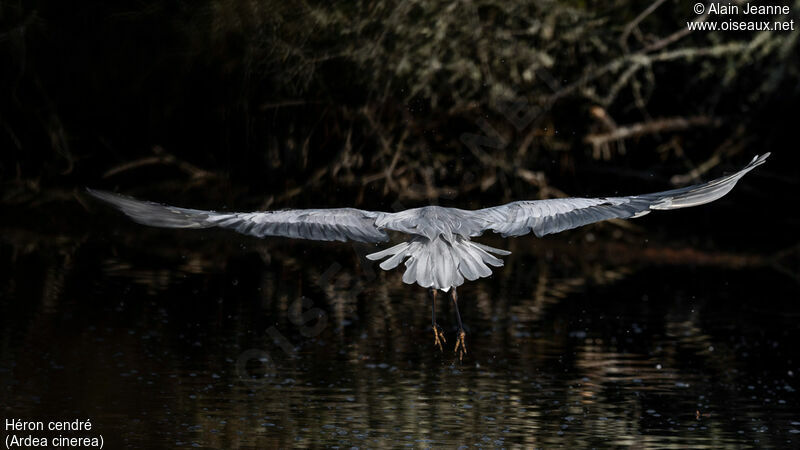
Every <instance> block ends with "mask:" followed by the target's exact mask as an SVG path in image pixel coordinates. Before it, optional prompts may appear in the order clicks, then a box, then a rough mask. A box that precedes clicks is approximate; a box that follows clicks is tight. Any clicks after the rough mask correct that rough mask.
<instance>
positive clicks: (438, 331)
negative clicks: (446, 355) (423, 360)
mask: <svg viewBox="0 0 800 450" xmlns="http://www.w3.org/2000/svg"><path fill="white" fill-rule="evenodd" d="M442 342H444V343H445V344H446V343H447V339H445V338H444V332H443V331H442V327H440V326H439V325H433V345H435V346H438V347H439V351H440V352H443V351H444V350H443V349H442Z"/></svg>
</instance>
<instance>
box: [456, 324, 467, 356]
mask: <svg viewBox="0 0 800 450" xmlns="http://www.w3.org/2000/svg"><path fill="white" fill-rule="evenodd" d="M466 336H467V333H464V330H460V331H459V332H458V339H457V340H456V349H455V350H454V351H455V353H456V354H457V355H458V360H459V361H462V360H463V359H464V355H466V354H467V344H466V343H465V342H464V338H465V337H466Z"/></svg>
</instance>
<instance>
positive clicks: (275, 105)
mask: <svg viewBox="0 0 800 450" xmlns="http://www.w3.org/2000/svg"><path fill="white" fill-rule="evenodd" d="M660 3H663V4H660V5H659V7H658V8H657V9H656V10H655V11H654V12H652V13H651V14H645V15H643V16H641V17H639V15H640V14H642V13H643V10H642V9H641V7H637V6H634V5H632V4H629V3H628V2H602V3H599V4H597V5H593V6H592V7H591V8H589V7H584V6H581V4H580V3H574V4H573V3H570V2H559V3H555V4H550V3H548V2H532V3H523V4H514V5H505V4H504V3H503V2H492V1H487V2H476V3H474V4H470V5H468V6H464V7H459V6H458V3H457V2H454V3H447V2H445V3H442V4H438V3H427V2H411V3H399V4H394V3H391V2H380V1H376V2H363V3H362V2H356V3H346V2H345V3H342V2H335V3H333V4H330V3H327V2H311V3H304V4H302V5H292V6H290V5H284V4H283V2H271V1H261V2H245V1H210V2H192V3H191V4H190V3H183V2H166V3H162V2H149V3H148V2H144V3H139V4H135V5H125V4H120V3H109V2H80V3H78V4H70V5H67V4H64V3H61V2H36V1H33V2H4V3H3V6H2V10H0V11H1V12H2V24H3V29H2V35H0V36H2V38H0V49H2V51H3V54H4V55H5V56H4V59H5V61H6V64H3V69H2V71H1V72H0V74H2V75H0V76H2V79H0V83H2V85H3V86H4V89H3V91H2V95H3V99H2V100H3V101H2V110H0V114H1V115H0V120H2V130H1V131H2V132H0V146H1V148H3V149H4V150H3V152H2V160H1V162H0V164H2V165H1V166H0V177H2V180H3V185H4V189H3V191H4V193H3V198H2V201H3V204H4V205H5V206H11V207H14V208H17V207H21V208H26V207H27V205H30V204H31V202H34V203H36V204H37V205H41V204H42V203H43V202H51V201H52V202H70V201H72V200H73V199H74V196H75V195H77V194H76V193H77V192H79V191H80V189H81V188H82V187H84V186H92V187H97V188H106V189H114V190H119V191H123V192H126V193H130V194H146V195H148V196H149V197H151V198H152V197H155V198H156V199H157V200H171V201H173V202H175V201H179V202H183V203H190V204H191V205H192V206H197V207H214V208H218V209H219V208H223V207H229V208H242V209H247V208H255V207H261V208H282V207H305V206H345V205H346V206H357V207H362V208H366V209H370V208H371V209H384V210H391V209H393V208H394V209H396V208H398V207H400V205H402V206H403V207H407V206H414V205H421V204H428V203H431V202H435V203H440V204H445V205H452V206H459V207H478V206H486V205H487V204H495V203H501V202H504V201H510V200H516V199H535V198H547V197H552V196H558V195H609V194H616V193H619V194H633V193H640V192H647V191H654V190H661V189H665V188H670V187H671V186H672V184H687V183H690V182H691V181H696V180H698V179H700V178H709V177H713V176H717V175H719V174H721V173H723V172H724V171H726V170H733V169H736V168H738V167H739V166H741V165H743V164H744V163H745V162H746V161H747V160H749V159H750V158H751V157H752V156H753V155H755V154H760V153H763V152H766V151H771V152H773V154H774V155H773V157H772V158H771V159H770V161H769V162H768V164H767V165H766V166H764V167H762V168H760V169H759V170H758V171H756V172H754V173H753V174H752V175H750V176H748V178H747V179H746V180H745V181H744V183H743V186H740V187H739V188H738V189H737V190H736V191H735V197H733V198H726V199H724V200H722V202H723V205H724V204H726V203H727V205H726V206H723V205H714V206H712V207H710V208H703V209H698V210H696V211H691V212H687V213H686V214H684V215H675V216H669V215H664V216H661V215H659V218H658V219H657V220H653V219H652V218H648V219H645V220H648V221H651V222H652V223H650V222H648V227H650V226H652V227H654V228H659V227H664V228H665V229H666V228H669V229H671V230H674V235H675V236H678V237H680V236H686V235H687V234H698V235H700V234H701V235H704V236H708V237H709V239H723V238H724V235H733V234H737V233H739V232H742V233H746V234H745V236H746V239H741V238H740V237H737V238H736V239H735V240H728V241H726V245H753V246H754V247H755V248H777V247H781V246H783V245H786V244H788V243H791V242H793V241H794V238H793V231H794V229H795V227H796V226H797V214H796V213H794V211H795V208H794V207H793V204H792V203H791V201H790V200H789V199H791V198H792V195H793V194H794V193H795V192H796V191H797V189H796V188H797V171H798V169H797V167H798V156H797V153H798V152H797V151H795V149H794V148H795V146H796V142H797V133H796V131H797V130H796V124H797V113H796V105H797V103H798V97H799V96H800V83H798V82H797V80H798V70H799V69H798V65H800V63H798V58H797V56H798V48H797V47H798V45H797V33H793V32H786V33H778V32H764V33H723V32H716V33H712V32H706V33H701V32H696V33H692V34H686V33H685V32H684V31H683V30H684V29H685V25H684V24H685V21H686V20H691V19H694V18H695V17H696V16H695V15H694V14H693V13H690V10H689V9H690V5H689V4H685V3H683V2H671V1H670V2H660ZM787 19H788V18H787ZM509 103H510V106H509ZM514 108H516V110H515V109H514ZM514 117H516V119H518V120H517V121H515V119H514ZM665 121H666V122H665ZM676 121H677V122H678V123H677V125H675V123H676ZM670 124H672V125H670ZM636 125H644V126H645V128H646V130H645V131H642V132H639V133H633V134H632V135H629V136H628V137H627V138H615V136H616V135H615V134H614V133H615V132H619V131H620V130H623V131H624V130H625V129H627V128H630V127H633V126H636ZM487 126H488V128H487ZM492 131H494V132H496V133H497V136H496V137H495V136H493V135H491V134H489V135H488V136H489V137H490V138H494V141H491V140H490V141H489V142H484V143H483V144H485V145H482V146H481V145H478V146H474V148H471V147H470V145H466V144H468V143H469V142H470V139H473V140H474V137H475V136H479V137H485V136H487V133H492ZM470 135H472V136H473V137H470ZM592 136H600V137H601V138H603V139H602V142H598V143H596V144H593V143H590V142H591V141H590V139H591V138H592ZM465 143H466V144H465ZM698 167H700V168H701V169H702V170H701V171H700V172H696V173H693V172H691V171H692V170H693V169H696V168H698ZM386 173H389V175H388V176H386ZM673 175H684V176H683V177H681V178H680V179H671V178H670V177H672V176H673ZM671 181H672V183H671ZM393 205H394V206H393ZM712 215H713V216H714V217H715V219H714V222H713V225H712V224H708V220H709V218H710V217H711V216H712ZM766 224H768V227H765V225H766ZM723 231H724V232H723ZM712 235H713V236H712ZM756 236H758V239H755V238H756ZM742 237H744V236H742ZM741 241H745V242H746V243H747V244H745V243H743V242H741Z"/></svg>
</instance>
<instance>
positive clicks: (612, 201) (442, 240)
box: [88, 153, 769, 358]
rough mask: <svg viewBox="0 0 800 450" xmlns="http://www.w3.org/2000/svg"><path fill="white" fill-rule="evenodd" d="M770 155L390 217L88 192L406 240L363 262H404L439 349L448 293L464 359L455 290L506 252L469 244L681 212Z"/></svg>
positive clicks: (280, 227)
mask: <svg viewBox="0 0 800 450" xmlns="http://www.w3.org/2000/svg"><path fill="white" fill-rule="evenodd" d="M768 156H769V153H766V154H764V155H761V156H756V157H755V158H753V160H752V161H750V163H749V164H748V165H747V166H745V167H744V168H743V169H741V170H740V171H738V172H735V173H733V174H730V175H727V176H724V177H721V178H717V179H715V180H713V181H709V182H706V183H702V184H696V185H693V186H688V187H684V188H680V189H673V190H669V191H663V192H656V193H652V194H644V195H633V196H628V197H600V198H555V199H548V200H523V201H516V202H511V203H508V204H505V205H501V206H493V207H490V208H483V209H478V210H464V209H458V208H446V207H441V206H425V207H422V208H413V209H407V210H405V211H399V212H394V213H389V212H378V211H365V210H361V209H355V208H333V209H287V210H281V211H259V212H244V213H239V212H214V211H202V210H198V209H187V208H178V207H175V206H168V205H162V204H158V203H153V202H147V201H140V200H135V199H133V198H129V197H125V196H121V195H117V194H113V193H110V192H103V191H97V190H92V189H89V190H88V192H89V193H90V194H91V195H93V196H94V197H97V198H98V199H100V200H103V201H105V202H107V203H110V204H111V205H113V206H115V207H116V208H118V209H119V210H120V211H122V212H123V213H125V214H126V215H128V216H129V217H130V218H131V219H133V220H134V221H136V222H138V223H141V224H144V225H150V226H155V227H166V228H212V227H220V228H229V229H232V230H235V231H238V232H239V233H244V234H248V235H252V236H256V237H265V236H284V237H289V238H296V239H312V240H319V241H348V240H351V241H359V242H371V243H377V242H386V241H388V240H389V236H388V235H387V233H386V232H387V231H388V230H392V231H399V232H401V233H405V234H407V235H408V236H409V238H408V240H407V241H405V242H401V243H399V244H397V245H395V246H393V247H390V248H387V249H385V250H381V251H379V252H376V253H372V254H369V255H367V258H369V259H370V260H373V261H375V260H381V259H383V262H381V263H380V267H381V269H383V270H391V269H394V268H395V267H397V266H399V265H400V263H405V273H404V274H403V282H404V283H407V284H414V283H416V284H418V285H420V286H422V287H424V288H428V289H430V292H431V297H432V307H431V308H432V314H431V316H432V317H431V327H432V329H433V336H434V345H436V346H438V347H439V349H440V350H441V349H442V342H445V339H444V333H443V331H442V329H441V327H439V325H438V324H437V322H436V297H437V294H438V292H439V291H442V292H444V293H445V294H449V296H450V298H451V299H452V302H453V306H454V309H455V315H456V318H457V320H458V336H457V338H456V345H455V352H456V353H457V354H458V356H459V358H461V357H463V355H464V354H465V353H466V350H467V349H466V345H465V342H464V338H465V336H466V333H465V332H464V326H463V324H462V323H461V315H460V313H459V311H458V295H457V294H456V288H458V286H461V285H462V284H463V283H464V281H465V280H469V281H473V280H477V279H478V278H483V277H488V276H489V275H491V274H492V269H491V268H490V267H489V266H493V267H501V266H502V265H503V260H502V259H500V258H499V256H505V255H509V254H510V253H511V252H509V251H506V250H501V249H498V248H493V247H489V246H487V245H483V244H480V243H478V242H475V241H473V240H472V238H474V237H478V236H480V235H481V234H483V233H484V232H485V231H492V232H494V233H499V234H500V235H502V236H503V237H513V236H522V235H524V234H528V233H530V232H533V234H534V235H536V236H537V237H542V236H545V235H547V234H553V233H558V232H560V231H564V230H569V229H572V228H576V227H580V226H583V225H587V224H590V223H594V222H599V221H602V220H607V219H630V218H636V217H641V216H644V215H645V214H649V213H650V212H651V211H655V210H667V209H678V208H687V207H690V206H697V205H702V204H705V203H709V202H712V201H714V200H716V199H718V198H720V197H722V196H724V195H725V194H727V193H728V192H729V191H730V190H731V189H733V186H734V185H735V184H736V182H737V181H739V179H740V178H742V177H743V176H744V175H745V174H747V173H748V172H750V171H751V170H753V169H754V168H756V167H757V166H759V165H761V164H762V163H763V162H764V161H765V160H766V159H767V157H768Z"/></svg>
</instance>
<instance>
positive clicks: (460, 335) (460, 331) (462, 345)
mask: <svg viewBox="0 0 800 450" xmlns="http://www.w3.org/2000/svg"><path fill="white" fill-rule="evenodd" d="M452 298H453V307H454V308H455V309H456V319H458V339H457V340H456V349H455V352H456V353H458V360H459V361H461V360H462V359H463V358H464V355H466V354H467V344H466V343H465V342H464V338H465V337H466V336H467V333H465V332H464V326H463V325H462V324H461V313H460V312H458V294H457V293H456V288H455V287H454V288H453V291H452ZM459 349H460V351H459Z"/></svg>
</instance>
